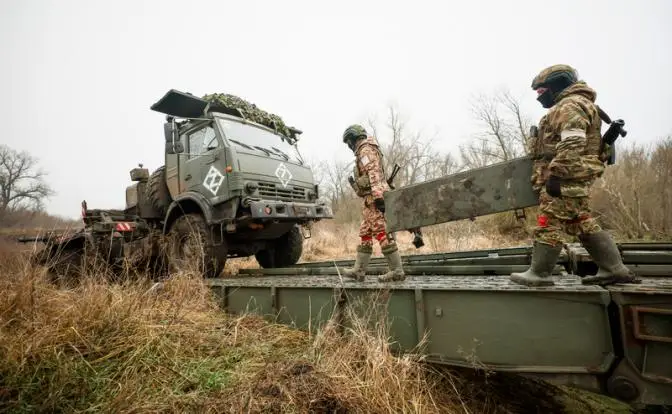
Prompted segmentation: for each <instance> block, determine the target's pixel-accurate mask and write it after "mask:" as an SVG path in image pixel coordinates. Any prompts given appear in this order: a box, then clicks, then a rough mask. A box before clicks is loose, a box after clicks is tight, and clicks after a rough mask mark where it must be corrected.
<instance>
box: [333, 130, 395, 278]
mask: <svg viewBox="0 0 672 414" xmlns="http://www.w3.org/2000/svg"><path fill="white" fill-rule="evenodd" d="M343 142H344V143H346V144H347V145H348V147H350V149H351V150H352V151H353V152H354V153H355V166H354V177H350V179H349V181H350V185H351V186H352V188H353V189H354V190H355V192H356V193H357V195H358V196H359V197H362V198H363V199H364V206H363V209H362V216H363V217H362V223H361V225H360V227H359V237H360V238H361V242H360V244H359V246H358V247H357V259H356V260H355V266H354V268H352V269H348V270H346V271H345V272H344V274H345V276H346V277H350V278H353V279H356V280H358V281H363V280H364V276H365V274H366V268H367V266H368V264H369V260H370V259H371V254H372V253H373V240H374V238H375V239H376V240H377V241H378V243H379V244H380V249H381V250H382V252H383V255H384V256H385V258H386V259H387V262H388V265H389V268H390V271H389V272H387V273H386V274H384V275H381V276H379V277H378V280H379V281H380V282H388V281H391V280H394V281H401V280H404V279H405V278H406V276H405V274H404V270H403V268H402V266H401V256H400V255H399V249H398V248H397V244H396V242H395V241H394V238H393V235H392V234H389V233H387V232H386V230H385V217H384V216H383V213H384V212H385V201H384V199H383V193H384V192H385V191H388V190H389V187H388V185H387V182H386V181H385V172H384V171H383V167H382V161H383V160H382V158H383V156H382V154H381V152H380V149H379V147H378V142H377V141H376V139H375V138H374V137H371V136H368V134H367V132H366V130H365V129H364V128H363V127H361V126H360V125H351V126H350V127H348V128H347V129H346V130H345V132H344V133H343Z"/></svg>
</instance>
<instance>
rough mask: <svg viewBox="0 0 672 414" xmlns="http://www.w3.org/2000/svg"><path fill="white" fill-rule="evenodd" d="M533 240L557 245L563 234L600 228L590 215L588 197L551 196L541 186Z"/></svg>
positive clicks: (575, 234) (589, 232) (575, 233)
mask: <svg viewBox="0 0 672 414" xmlns="http://www.w3.org/2000/svg"><path fill="white" fill-rule="evenodd" d="M539 211H540V214H539V216H538V217H537V226H536V227H535V229H534V238H535V240H537V241H539V242H542V243H546V244H550V245H551V246H559V245H562V244H563V243H564V235H565V234H569V235H572V236H578V235H580V234H591V233H597V232H599V231H600V230H602V229H601V227H600V225H599V224H598V223H597V220H595V218H594V217H593V216H592V212H591V209H590V205H589V198H588V197H564V196H563V197H551V196H550V195H548V193H546V189H544V188H542V190H541V193H540V195H539Z"/></svg>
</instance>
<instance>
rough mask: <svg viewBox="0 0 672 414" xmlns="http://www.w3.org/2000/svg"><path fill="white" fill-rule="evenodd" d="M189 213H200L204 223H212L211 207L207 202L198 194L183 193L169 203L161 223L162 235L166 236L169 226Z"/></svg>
mask: <svg viewBox="0 0 672 414" xmlns="http://www.w3.org/2000/svg"><path fill="white" fill-rule="evenodd" d="M189 213H200V214H202V215H203V218H204V219H205V222H206V223H208V224H211V223H212V206H211V205H210V203H209V202H208V200H207V199H206V198H205V197H203V196H202V195H201V194H198V193H184V194H180V195H179V196H177V197H176V198H175V200H173V202H172V203H170V206H169V207H168V212H167V213H166V219H165V221H164V223H163V234H168V230H170V226H172V225H173V222H175V219H177V218H178V217H179V216H182V215H185V214H189Z"/></svg>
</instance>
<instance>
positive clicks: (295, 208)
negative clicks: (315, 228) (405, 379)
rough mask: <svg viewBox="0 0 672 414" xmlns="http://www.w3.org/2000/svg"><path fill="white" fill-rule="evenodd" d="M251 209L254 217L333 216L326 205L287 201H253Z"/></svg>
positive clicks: (314, 217)
mask: <svg viewBox="0 0 672 414" xmlns="http://www.w3.org/2000/svg"><path fill="white" fill-rule="evenodd" d="M250 211H251V213H252V217H253V218H259V219H265V218H270V219H290V220H314V219H325V218H333V214H332V212H331V209H330V208H329V207H327V206H324V205H315V204H308V203H295V202H285V201H271V200H264V201H252V202H251V203H250Z"/></svg>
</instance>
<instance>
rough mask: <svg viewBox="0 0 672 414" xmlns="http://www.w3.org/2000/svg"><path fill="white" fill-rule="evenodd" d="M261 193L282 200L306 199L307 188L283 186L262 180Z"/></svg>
mask: <svg viewBox="0 0 672 414" xmlns="http://www.w3.org/2000/svg"><path fill="white" fill-rule="evenodd" d="M258 184H259V195H261V196H262V197H264V198H272V199H276V200H282V201H302V200H306V189H305V188H301V187H287V188H282V187H281V186H278V185H276V184H273V183H264V182H260V183H258Z"/></svg>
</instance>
